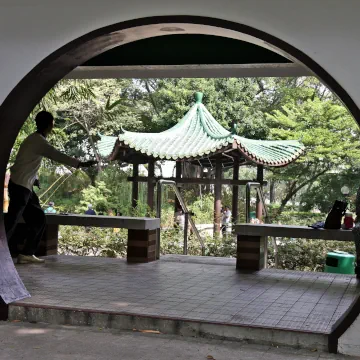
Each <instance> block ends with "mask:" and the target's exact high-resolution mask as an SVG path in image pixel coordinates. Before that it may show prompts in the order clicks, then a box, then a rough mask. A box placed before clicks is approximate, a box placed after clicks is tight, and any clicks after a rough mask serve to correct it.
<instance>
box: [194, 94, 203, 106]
mask: <svg viewBox="0 0 360 360" xmlns="http://www.w3.org/2000/svg"><path fill="white" fill-rule="evenodd" d="M203 96H204V94H203V93H202V92H196V93H195V101H196V103H198V104H200V103H202V99H203Z"/></svg>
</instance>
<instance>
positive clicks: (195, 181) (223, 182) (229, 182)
mask: <svg viewBox="0 0 360 360" xmlns="http://www.w3.org/2000/svg"><path fill="white" fill-rule="evenodd" d="M162 179H164V180H171V181H175V182H176V183H178V184H203V185H211V184H215V183H216V181H215V179H205V178H181V179H180V180H179V179H177V178H176V177H169V178H168V177H166V178H164V177H156V178H155V177H154V178H153V180H152V181H153V182H154V183H156V182H157V181H159V180H162ZM127 180H128V181H134V178H133V177H131V176H129V177H128V178H127ZM136 180H137V181H138V182H146V183H147V182H149V180H148V178H147V177H146V176H138V177H137V179H136ZM253 181H256V180H254V179H252V180H233V179H221V180H220V183H221V185H237V186H241V185H246V184H247V183H248V182H253ZM262 184H263V186H266V185H267V181H263V183H262Z"/></svg>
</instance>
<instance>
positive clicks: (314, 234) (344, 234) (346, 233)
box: [235, 224, 354, 241]
mask: <svg viewBox="0 0 360 360" xmlns="http://www.w3.org/2000/svg"><path fill="white" fill-rule="evenodd" d="M235 233H236V234H237V235H247V236H275V237H289V238H304V239H321V240H338V241H353V240H354V239H353V234H352V232H351V230H341V229H340V230H329V229H312V228H310V227H308V226H294V225H278V224H238V225H236V226H235Z"/></svg>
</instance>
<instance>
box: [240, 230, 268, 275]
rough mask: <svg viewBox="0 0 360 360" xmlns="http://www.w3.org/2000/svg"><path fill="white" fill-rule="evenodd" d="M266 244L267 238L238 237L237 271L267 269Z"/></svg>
mask: <svg viewBox="0 0 360 360" xmlns="http://www.w3.org/2000/svg"><path fill="white" fill-rule="evenodd" d="M266 244H267V239H266V237H262V236H248V235H238V236H237V254H236V269H238V270H254V271H256V270H261V269H263V268H264V267H266V261H267V259H266V258H267V256H266V255H267V246H266Z"/></svg>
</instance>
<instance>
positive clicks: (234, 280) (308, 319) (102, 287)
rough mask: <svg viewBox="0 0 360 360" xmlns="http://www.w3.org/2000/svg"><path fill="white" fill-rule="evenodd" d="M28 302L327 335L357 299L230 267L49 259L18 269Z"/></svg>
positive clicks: (335, 280) (286, 274)
mask: <svg viewBox="0 0 360 360" xmlns="http://www.w3.org/2000/svg"><path fill="white" fill-rule="evenodd" d="M17 268H18V271H19V274H20V276H21V278H22V279H23V281H24V283H25V286H26V287H27V288H28V290H29V291H30V293H31V295H32V297H31V298H29V299H25V300H23V301H22V303H27V304H34V305H38V306H50V307H65V308H69V309H88V310H100V311H106V312H116V313H121V314H142V315H152V316H156V317H170V318H175V319H187V320H189V319H191V320H200V321H206V322H217V323H222V324H233V325H246V326H249V325H250V326H260V327H271V328H278V329H292V330H300V331H311V332H319V333H324V334H326V333H329V332H330V330H331V326H332V325H333V324H334V323H335V321H336V320H337V319H338V318H339V317H340V316H341V315H342V314H343V313H344V312H345V311H346V309H347V308H348V306H349V305H350V303H351V302H352V301H353V299H354V298H355V297H356V295H357V294H358V292H359V290H358V288H357V285H356V284H357V283H356V279H355V277H354V276H350V275H336V274H326V273H313V272H296V271H283V270H263V271H260V272H255V273H251V274H244V273H239V272H237V271H236V270H235V262H234V259H224V258H223V259H222V258H210V257H188V256H164V257H162V260H160V261H157V262H152V263H148V264H131V265H129V264H127V263H126V261H125V260H124V259H109V258H93V257H75V256H74V257H73V256H51V257H48V258H47V260H46V264H45V265H18V266H17Z"/></svg>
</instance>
